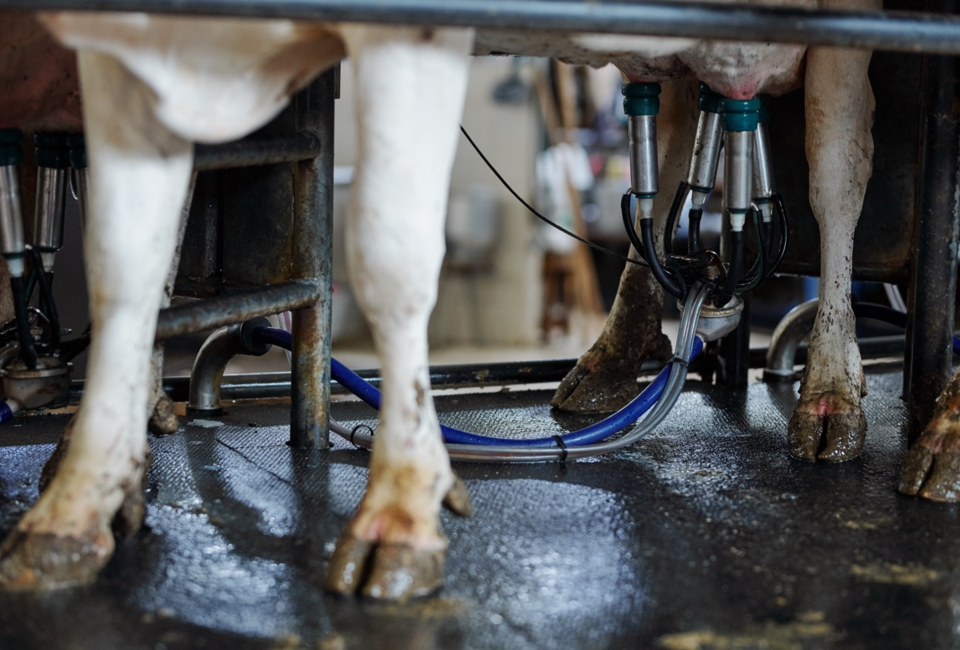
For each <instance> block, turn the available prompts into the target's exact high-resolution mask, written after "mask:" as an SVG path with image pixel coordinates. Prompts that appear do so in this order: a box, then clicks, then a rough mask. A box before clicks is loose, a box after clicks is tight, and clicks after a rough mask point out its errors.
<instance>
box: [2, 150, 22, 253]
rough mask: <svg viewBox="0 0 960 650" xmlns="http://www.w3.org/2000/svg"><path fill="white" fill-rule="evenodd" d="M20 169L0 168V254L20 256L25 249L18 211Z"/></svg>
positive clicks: (10, 166)
mask: <svg viewBox="0 0 960 650" xmlns="http://www.w3.org/2000/svg"><path fill="white" fill-rule="evenodd" d="M19 171H20V168H19V167H17V166H16V165H3V166H0V252H2V253H3V255H5V256H7V255H12V256H18V257H19V256H21V255H23V251H24V250H25V249H26V240H25V239H24V235H23V216H22V214H21V211H20V209H21V208H20V177H19Z"/></svg>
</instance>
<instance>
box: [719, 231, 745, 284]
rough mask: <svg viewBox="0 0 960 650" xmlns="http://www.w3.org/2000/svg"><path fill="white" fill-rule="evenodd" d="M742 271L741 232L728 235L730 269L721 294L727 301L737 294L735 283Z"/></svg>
mask: <svg viewBox="0 0 960 650" xmlns="http://www.w3.org/2000/svg"><path fill="white" fill-rule="evenodd" d="M742 271H743V231H742V230H734V231H732V232H731V233H730V267H729V268H728V269H727V284H726V287H724V290H723V293H724V295H725V296H726V297H727V299H728V300H729V299H730V298H731V297H733V295H734V294H735V293H736V292H737V283H738V282H739V280H740V273H742Z"/></svg>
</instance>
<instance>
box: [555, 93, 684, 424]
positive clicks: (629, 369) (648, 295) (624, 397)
mask: <svg viewBox="0 0 960 650" xmlns="http://www.w3.org/2000/svg"><path fill="white" fill-rule="evenodd" d="M696 106H697V97H696V83H690V82H686V81H673V82H668V83H664V84H663V93H662V95H661V109H660V115H659V117H658V118H657V151H658V152H659V155H660V192H659V193H658V194H657V198H656V199H655V200H654V215H655V216H654V218H655V219H657V232H658V233H661V232H663V228H664V226H665V224H666V218H667V213H668V212H669V210H670V204H671V203H672V202H673V197H674V194H675V193H676V191H677V186H678V185H679V184H680V181H681V180H683V179H684V178H685V177H686V174H687V168H688V165H689V162H690V152H691V151H692V150H693V139H694V135H695V134H696V124H697V123H696V120H697V111H696ZM630 256H631V257H632V258H633V259H637V257H638V256H637V252H636V251H635V250H633V248H632V247H631V249H630ZM662 316H663V289H661V288H660V285H659V284H658V283H657V281H656V279H654V277H653V274H652V273H651V272H650V269H649V268H647V267H645V266H638V265H636V264H627V266H626V268H625V269H624V270H623V274H622V275H621V276H620V285H619V287H618V288H617V297H616V299H615V300H614V302H613V307H612V308H611V310H610V314H609V315H608V316H607V320H606V322H605V323H604V326H603V331H602V332H601V333H600V336H599V337H598V338H597V340H596V342H595V343H594V344H593V346H592V347H591V348H590V349H589V350H588V351H587V352H585V353H584V354H583V355H582V356H581V357H580V359H579V360H578V361H577V365H576V366H574V368H573V369H572V370H571V371H570V372H569V373H568V374H567V376H566V377H564V379H563V381H562V382H560V385H559V386H558V387H557V391H556V393H555V394H554V396H553V399H552V400H551V404H552V405H553V406H555V407H556V408H559V409H561V410H564V411H572V412H575V413H609V412H611V411H616V410H618V409H621V408H623V407H624V406H625V405H626V404H627V403H628V402H629V401H630V400H632V399H633V398H634V397H636V396H637V393H639V392H640V388H639V386H638V385H637V377H638V376H639V375H640V366H641V365H642V364H643V362H644V361H647V360H656V361H663V362H665V361H667V360H668V359H670V357H671V356H672V354H673V348H672V346H671V345H670V340H669V339H668V338H667V337H666V336H665V335H664V334H663V332H662V331H661V319H662Z"/></svg>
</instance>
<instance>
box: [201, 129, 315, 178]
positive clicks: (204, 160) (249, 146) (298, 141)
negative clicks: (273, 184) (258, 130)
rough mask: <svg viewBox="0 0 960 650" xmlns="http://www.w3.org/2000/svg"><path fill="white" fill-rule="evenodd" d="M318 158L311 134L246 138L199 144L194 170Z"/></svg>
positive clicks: (302, 132) (308, 132) (252, 165)
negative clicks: (214, 143) (213, 143)
mask: <svg viewBox="0 0 960 650" xmlns="http://www.w3.org/2000/svg"><path fill="white" fill-rule="evenodd" d="M318 155H320V138H319V137H317V135H316V134H314V133H311V132H310V131H300V132H299V133H291V134H288V135H266V136H263V135H261V136H255V137H250V138H245V139H243V140H239V141H237V142H228V143H226V144H216V145H210V144H198V145H196V146H195V147H194V158H193V168H194V169H195V170H197V171H209V170H212V169H230V168H234V167H255V166H257V165H275V164H278V163H290V162H297V161H300V160H310V159H313V158H316V157H317V156H318Z"/></svg>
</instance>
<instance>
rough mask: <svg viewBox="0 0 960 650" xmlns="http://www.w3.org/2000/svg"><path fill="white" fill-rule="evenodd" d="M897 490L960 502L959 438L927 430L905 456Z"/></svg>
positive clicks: (937, 499) (936, 499)
mask: <svg viewBox="0 0 960 650" xmlns="http://www.w3.org/2000/svg"><path fill="white" fill-rule="evenodd" d="M898 489H899V490H900V492H902V493H904V494H909V495H910V496H921V497H923V498H925V499H930V500H932V501H960V438H958V436H957V435H952V434H949V433H943V432H939V431H931V430H927V431H924V432H923V435H921V436H920V438H918V439H917V441H916V442H915V443H913V445H912V446H911V447H910V450H909V451H908V452H907V455H906V456H905V457H904V459H903V464H902V465H901V466H900V485H899V486H898Z"/></svg>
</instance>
